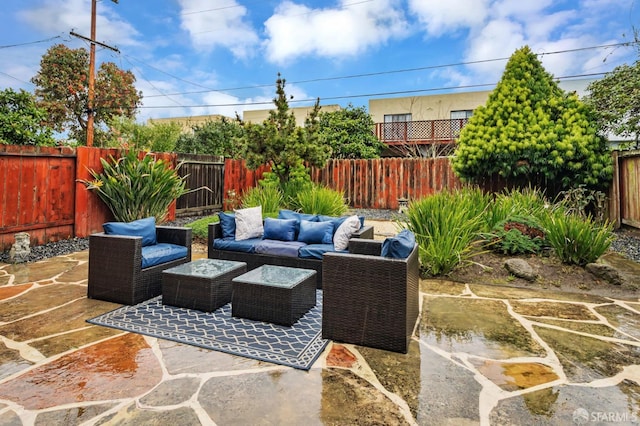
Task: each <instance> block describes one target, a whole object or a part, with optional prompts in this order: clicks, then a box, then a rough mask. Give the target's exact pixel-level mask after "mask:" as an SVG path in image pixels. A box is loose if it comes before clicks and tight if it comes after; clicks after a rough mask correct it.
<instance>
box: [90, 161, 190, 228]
mask: <svg viewBox="0 0 640 426" xmlns="http://www.w3.org/2000/svg"><path fill="white" fill-rule="evenodd" d="M100 161H101V162H102V167H103V172H102V173H98V172H96V171H94V170H90V173H91V176H93V179H94V180H93V181H82V182H83V183H84V184H85V185H86V187H87V188H88V189H90V190H94V191H96V192H97V194H98V197H100V199H101V200H102V201H103V202H104V203H105V204H106V205H107V206H108V207H109V210H111V213H113V216H114V218H115V220H117V221H121V222H130V221H132V220H136V219H143V218H145V217H150V216H154V217H155V218H156V221H157V222H158V223H162V222H163V221H164V220H165V217H166V215H167V210H168V208H169V205H170V204H171V203H172V202H173V200H175V199H176V198H178V197H180V196H181V195H183V194H185V193H186V192H187V191H186V190H185V181H184V178H181V177H180V176H178V174H177V173H176V172H175V170H172V169H171V168H169V167H168V165H167V164H166V163H165V162H164V161H162V160H156V159H154V158H153V157H152V156H150V155H145V156H144V157H143V158H142V159H139V158H138V154H137V153H136V152H134V151H129V152H127V153H126V154H125V155H124V156H122V157H120V158H119V159H117V160H116V159H114V158H113V157H110V161H107V160H105V159H104V158H103V159H101V160H100Z"/></svg>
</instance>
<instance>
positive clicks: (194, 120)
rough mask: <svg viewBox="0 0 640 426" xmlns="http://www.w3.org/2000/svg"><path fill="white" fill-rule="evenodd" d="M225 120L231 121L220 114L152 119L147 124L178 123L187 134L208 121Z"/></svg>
mask: <svg viewBox="0 0 640 426" xmlns="http://www.w3.org/2000/svg"><path fill="white" fill-rule="evenodd" d="M223 118H227V119H230V118H229V117H225V116H223V115H219V114H214V115H196V116H190V117H170V118H150V119H149V120H147V124H152V123H153V124H161V123H178V124H180V125H181V126H182V129H183V130H184V131H185V132H193V126H196V125H199V124H204V123H206V122H208V121H220V120H222V119H223Z"/></svg>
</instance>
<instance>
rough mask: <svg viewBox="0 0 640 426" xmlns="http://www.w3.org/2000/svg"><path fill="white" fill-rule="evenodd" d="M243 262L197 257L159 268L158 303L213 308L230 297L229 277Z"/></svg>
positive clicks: (239, 270)
mask: <svg viewBox="0 0 640 426" xmlns="http://www.w3.org/2000/svg"><path fill="white" fill-rule="evenodd" d="M246 271H247V264H246V263H244V262H234V261H231V260H222V259H198V260H194V261H192V262H188V263H184V264H182V265H178V266H175V267H173V268H169V269H165V270H164V271H162V304H163V305H171V306H178V307H181V308H189V309H197V310H199V311H204V312H213V311H215V310H216V309H218V308H219V307H221V306H223V305H226V304H227V303H229V302H230V301H231V280H232V279H233V278H235V277H237V276H238V275H241V274H243V273H245V272H246Z"/></svg>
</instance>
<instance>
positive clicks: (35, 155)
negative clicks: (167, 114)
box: [0, 144, 176, 251]
mask: <svg viewBox="0 0 640 426" xmlns="http://www.w3.org/2000/svg"><path fill="white" fill-rule="evenodd" d="M110 155H111V156H113V157H115V158H118V157H119V155H120V151H119V150H116V149H100V148H89V147H78V148H71V147H55V148H54V147H34V146H18V145H2V144H0V209H1V210H0V250H3V251H4V250H8V249H9V248H10V247H11V245H12V244H13V243H14V241H15V234H16V233H18V232H28V233H29V236H30V241H31V245H39V244H44V243H46V242H49V241H58V240H61V239H67V238H71V237H87V236H89V235H90V234H92V233H94V232H99V231H102V224H103V223H104V222H107V221H109V220H113V215H112V214H111V212H110V211H109V209H108V208H107V206H106V205H105V204H104V203H103V202H102V201H101V200H100V199H99V198H98V196H97V195H96V194H95V193H93V192H91V191H89V190H87V189H86V188H85V186H84V184H83V183H82V182H80V180H81V179H84V180H90V179H91V178H92V177H91V174H90V173H89V171H90V170H96V171H102V164H101V162H100V159H101V158H105V159H107V158H109V156H110ZM153 155H154V156H155V157H156V158H162V159H163V160H165V161H167V162H169V164H170V165H172V166H173V167H175V165H176V155H175V154H168V153H155V154H153ZM174 217H175V203H174V204H173V205H172V207H171V208H170V209H169V219H173V218H174Z"/></svg>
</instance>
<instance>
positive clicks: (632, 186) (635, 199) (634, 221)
mask: <svg viewBox="0 0 640 426" xmlns="http://www.w3.org/2000/svg"><path fill="white" fill-rule="evenodd" d="M609 218H610V220H611V221H613V222H614V224H615V226H616V228H617V227H620V225H621V224H623V225H629V226H633V227H634V228H640V151H637V150H636V151H614V152H613V184H612V185H611V191H610V193H609Z"/></svg>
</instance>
